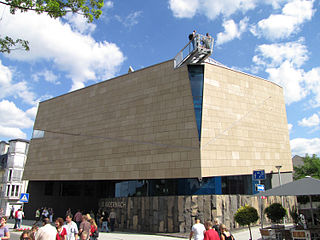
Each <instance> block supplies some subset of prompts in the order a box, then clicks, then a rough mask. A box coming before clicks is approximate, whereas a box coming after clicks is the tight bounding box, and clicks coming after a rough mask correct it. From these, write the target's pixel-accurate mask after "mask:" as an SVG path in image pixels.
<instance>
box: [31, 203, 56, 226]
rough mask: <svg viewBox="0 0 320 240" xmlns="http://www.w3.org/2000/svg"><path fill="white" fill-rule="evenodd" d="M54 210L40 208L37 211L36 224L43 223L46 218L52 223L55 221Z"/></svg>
mask: <svg viewBox="0 0 320 240" xmlns="http://www.w3.org/2000/svg"><path fill="white" fill-rule="evenodd" d="M53 214H54V212H53V208H47V207H42V208H38V209H37V210H36V222H35V224H37V223H38V222H39V221H42V219H44V218H49V220H50V222H52V221H53Z"/></svg>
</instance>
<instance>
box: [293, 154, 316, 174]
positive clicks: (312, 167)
mask: <svg viewBox="0 0 320 240" xmlns="http://www.w3.org/2000/svg"><path fill="white" fill-rule="evenodd" d="M303 163H304V164H303V165H302V166H301V167H294V168H293V169H294V179H295V180H297V179H300V178H304V177H306V176H311V177H313V178H317V179H320V158H319V157H317V155H316V154H313V155H312V157H310V156H309V155H308V154H306V156H305V157H304V158H303Z"/></svg>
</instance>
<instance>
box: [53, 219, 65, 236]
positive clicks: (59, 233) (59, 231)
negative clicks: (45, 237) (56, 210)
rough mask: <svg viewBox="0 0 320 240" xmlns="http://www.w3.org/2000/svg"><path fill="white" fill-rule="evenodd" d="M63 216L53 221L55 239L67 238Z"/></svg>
mask: <svg viewBox="0 0 320 240" xmlns="http://www.w3.org/2000/svg"><path fill="white" fill-rule="evenodd" d="M63 223H64V221H63V218H57V219H56V221H55V225H56V229H57V236H56V240H66V239H67V230H66V229H65V228H64V227H63Z"/></svg>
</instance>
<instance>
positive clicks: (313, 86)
mask: <svg viewBox="0 0 320 240" xmlns="http://www.w3.org/2000/svg"><path fill="white" fill-rule="evenodd" d="M303 43H304V39H303V38H300V39H299V40H298V41H295V42H288V43H278V44H263V45H260V46H258V47H257V48H256V53H257V54H256V55H255V56H254V57H253V59H252V61H253V62H254V64H255V66H253V69H256V68H257V67H258V68H260V70H261V69H263V70H264V71H266V72H267V73H268V74H269V80H271V81H273V82H275V83H277V84H279V85H280V86H282V87H283V88H284V95H285V98H286V103H287V104H290V103H293V102H297V101H300V100H302V99H303V98H305V97H306V96H308V95H310V94H312V97H313V98H312V101H311V102H310V104H311V106H313V107H317V106H320V67H316V68H312V69H311V70H310V71H305V70H304V69H303V68H302V65H303V64H305V62H306V61H307V60H308V58H309V52H308V49H307V47H306V46H305V45H304V44H303Z"/></svg>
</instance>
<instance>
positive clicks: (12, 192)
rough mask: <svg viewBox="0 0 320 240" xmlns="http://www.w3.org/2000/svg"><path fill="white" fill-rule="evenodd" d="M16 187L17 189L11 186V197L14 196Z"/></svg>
mask: <svg viewBox="0 0 320 240" xmlns="http://www.w3.org/2000/svg"><path fill="white" fill-rule="evenodd" d="M15 187H16V186H15V185H11V194H10V196H11V197H13V196H14V190H15Z"/></svg>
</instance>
